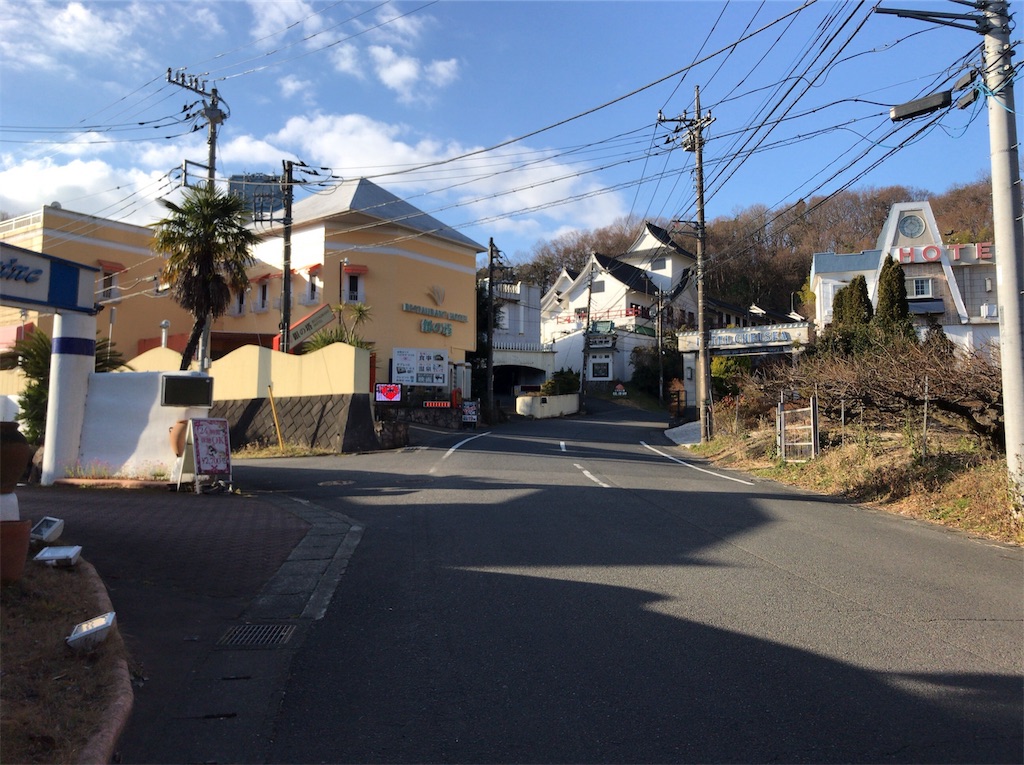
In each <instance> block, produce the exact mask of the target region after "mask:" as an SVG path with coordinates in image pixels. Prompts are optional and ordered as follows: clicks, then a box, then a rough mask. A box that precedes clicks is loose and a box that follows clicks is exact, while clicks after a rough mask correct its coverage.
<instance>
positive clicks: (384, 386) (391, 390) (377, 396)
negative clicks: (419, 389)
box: [374, 383, 402, 404]
mask: <svg viewBox="0 0 1024 765" xmlns="http://www.w3.org/2000/svg"><path fill="white" fill-rule="evenodd" d="M374 400H375V401H382V402H386V403H392V404H397V403H398V402H400V401H401V400H402V386H401V384H400V383H377V384H376V386H374Z"/></svg>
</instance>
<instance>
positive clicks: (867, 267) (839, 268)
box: [811, 250, 882, 276]
mask: <svg viewBox="0 0 1024 765" xmlns="http://www.w3.org/2000/svg"><path fill="white" fill-rule="evenodd" d="M881 258H882V251H881V250H865V251H864V252H858V253H852V254H849V255H837V254H836V253H834V252H816V253H814V257H813V259H812V261H811V262H812V265H813V268H812V269H811V270H812V271H813V273H814V274H815V275H817V276H821V275H822V274H834V273H842V272H845V271H877V270H878V265H879V263H880V262H881Z"/></svg>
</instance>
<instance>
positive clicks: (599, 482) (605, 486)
mask: <svg viewBox="0 0 1024 765" xmlns="http://www.w3.org/2000/svg"><path fill="white" fill-rule="evenodd" d="M573 467H575V468H578V469H579V470H580V471H581V472H582V473H583V475H585V476H586V477H587V478H589V479H590V480H591V481H593V482H594V483H596V484H597V485H598V486H600V487H601V488H602V489H610V488H612V487H611V486H609V485H608V484H606V483H605V482H604V481H602V480H601V479H600V478H598V477H597V476H595V475H594V474H593V473H591V472H590V471H589V470H587V469H586V468H584V467H583V465H580V464H578V463H575V462H574V463H573Z"/></svg>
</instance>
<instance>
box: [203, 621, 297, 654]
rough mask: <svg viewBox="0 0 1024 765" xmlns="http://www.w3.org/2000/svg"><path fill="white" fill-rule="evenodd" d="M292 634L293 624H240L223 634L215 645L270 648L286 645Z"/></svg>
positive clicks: (293, 631)
mask: <svg viewBox="0 0 1024 765" xmlns="http://www.w3.org/2000/svg"><path fill="white" fill-rule="evenodd" d="M294 633H295V625H294V624H242V625H239V626H237V627H232V628H230V629H229V630H228V631H227V632H225V633H224V636H223V637H221V639H220V640H218V641H217V645H219V646H228V647H231V648H268V647H270V648H272V647H274V646H279V645H284V644H285V643H287V642H288V641H289V640H291V637H292V635H293V634H294Z"/></svg>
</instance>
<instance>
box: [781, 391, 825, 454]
mask: <svg viewBox="0 0 1024 765" xmlns="http://www.w3.org/2000/svg"><path fill="white" fill-rule="evenodd" d="M786 398H787V396H786V395H783V397H782V400H780V401H779V405H778V412H777V414H776V417H775V421H776V434H777V435H776V438H777V440H778V446H779V454H780V456H781V457H782V461H783V462H807V461H808V460H812V459H814V458H815V457H817V456H818V452H819V447H818V398H817V396H811V399H810V406H799V404H798V403H797V402H798V401H800V400H801V398H800V394H798V393H791V394H789V396H788V399H789V400H788V401H787V400H786Z"/></svg>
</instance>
